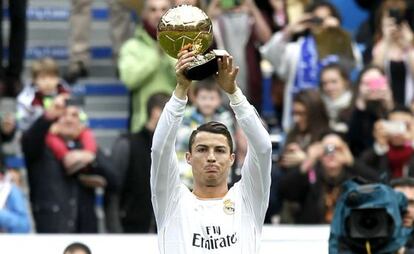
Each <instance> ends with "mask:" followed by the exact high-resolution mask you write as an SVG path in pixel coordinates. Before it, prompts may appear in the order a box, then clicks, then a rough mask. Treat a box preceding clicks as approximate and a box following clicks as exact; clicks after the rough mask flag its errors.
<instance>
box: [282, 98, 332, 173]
mask: <svg viewBox="0 0 414 254" xmlns="http://www.w3.org/2000/svg"><path fill="white" fill-rule="evenodd" d="M293 123H294V124H293V127H292V128H291V130H290V131H289V132H288V133H287V137H286V141H285V146H284V149H283V152H282V155H281V158H280V166H281V167H282V168H290V167H297V166H298V165H300V164H301V163H302V162H303V160H304V159H305V158H306V150H307V148H308V147H309V146H310V145H311V144H312V143H314V142H316V141H318V140H319V137H320V135H321V134H322V133H324V132H326V131H327V130H328V129H329V119H328V115H327V113H326V109H325V105H324V104H323V101H322V99H321V97H320V94H319V92H318V91H317V90H303V91H301V92H299V93H298V94H297V95H296V96H295V98H294V100H293Z"/></svg>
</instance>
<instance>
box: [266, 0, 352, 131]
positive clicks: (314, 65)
mask: <svg viewBox="0 0 414 254" xmlns="http://www.w3.org/2000/svg"><path fill="white" fill-rule="evenodd" d="M340 22H341V19H340V17H339V14H338V12H337V10H336V9H335V7H334V6H333V5H332V4H330V3H328V2H325V1H322V2H320V3H317V4H314V5H311V6H310V7H309V8H308V10H307V12H306V14H304V15H303V17H302V18H301V19H300V20H298V21H297V22H295V23H291V24H289V25H288V26H286V27H285V28H284V29H283V30H282V31H279V32H277V33H275V34H274V35H273V36H272V38H271V39H270V40H269V41H268V42H267V43H266V44H265V45H264V46H263V47H261V49H260V50H261V53H262V56H263V57H264V58H265V59H268V60H269V61H270V62H271V63H272V65H273V67H274V68H275V71H276V74H277V75H278V77H279V78H281V79H283V80H284V81H285V82H286V87H285V89H284V106H283V118H282V121H283V122H282V127H283V128H284V130H288V129H289V127H290V125H291V121H292V116H291V111H292V100H293V97H294V95H295V94H296V93H298V92H299V91H301V90H303V89H309V88H317V86H318V77H319V72H320V69H321V67H323V66H324V65H326V64H328V63H331V62H336V61H340V62H342V63H343V64H344V65H346V66H347V67H348V69H352V68H358V67H359V63H360V61H359V59H360V54H359V52H358V51H357V50H356V48H355V47H354V45H353V42H352V40H351V37H350V35H349V34H347V32H345V31H344V30H343V29H342V28H341V27H340Z"/></svg>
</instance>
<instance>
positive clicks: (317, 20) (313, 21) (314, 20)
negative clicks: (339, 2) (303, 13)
mask: <svg viewBox="0 0 414 254" xmlns="http://www.w3.org/2000/svg"><path fill="white" fill-rule="evenodd" d="M305 22H306V23H311V24H314V25H318V26H320V25H322V23H323V19H321V18H319V17H316V16H314V17H312V18H310V19H307V20H305Z"/></svg>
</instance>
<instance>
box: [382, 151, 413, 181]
mask: <svg viewBox="0 0 414 254" xmlns="http://www.w3.org/2000/svg"><path fill="white" fill-rule="evenodd" d="M412 154H413V148H412V147H411V146H409V145H405V146H390V149H389V150H388V153H387V158H388V161H389V166H390V169H391V178H399V177H402V176H403V175H404V172H403V169H404V166H405V165H406V164H407V162H408V161H409V160H410V158H411V155H412Z"/></svg>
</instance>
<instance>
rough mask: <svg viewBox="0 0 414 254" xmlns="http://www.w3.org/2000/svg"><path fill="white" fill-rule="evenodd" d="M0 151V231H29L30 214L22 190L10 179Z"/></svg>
mask: <svg viewBox="0 0 414 254" xmlns="http://www.w3.org/2000/svg"><path fill="white" fill-rule="evenodd" d="M3 159H4V158H3V155H2V153H1V151H0V232H5V233H29V232H30V228H31V226H30V215H29V209H28V207H27V202H26V199H25V197H24V195H23V192H22V191H21V190H20V189H19V188H18V187H17V186H16V185H15V184H14V183H13V182H12V181H11V179H10V176H9V175H8V174H7V172H6V169H5V165H4V164H3Z"/></svg>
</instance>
